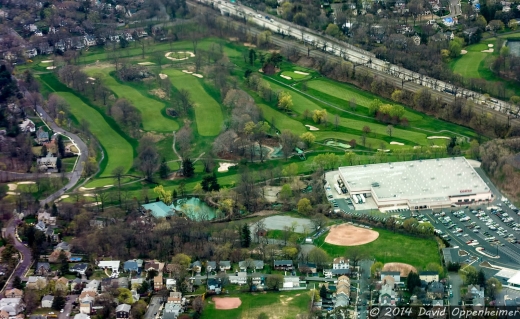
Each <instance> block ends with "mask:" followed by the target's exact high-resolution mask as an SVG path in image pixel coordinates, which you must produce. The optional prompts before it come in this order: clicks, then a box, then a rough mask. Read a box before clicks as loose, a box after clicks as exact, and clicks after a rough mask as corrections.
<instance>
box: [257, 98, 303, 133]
mask: <svg viewBox="0 0 520 319" xmlns="http://www.w3.org/2000/svg"><path fill="white" fill-rule="evenodd" d="M258 106H259V107H260V109H261V110H262V113H263V115H264V118H265V119H266V120H267V121H269V122H270V123H271V124H273V120H274V126H275V127H276V128H277V129H278V130H280V132H281V131H283V130H291V131H292V132H293V133H296V134H298V135H299V134H302V133H304V132H306V131H308V130H307V128H306V127H305V126H304V125H303V124H302V123H301V122H299V121H297V120H295V119H292V118H291V117H289V116H288V115H287V114H284V113H282V112H280V111H278V110H275V109H273V108H272V107H270V106H268V105H265V104H258Z"/></svg>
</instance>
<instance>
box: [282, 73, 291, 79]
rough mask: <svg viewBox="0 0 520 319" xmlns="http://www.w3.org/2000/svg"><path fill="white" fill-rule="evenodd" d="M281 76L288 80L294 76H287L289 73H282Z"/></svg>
mask: <svg viewBox="0 0 520 319" xmlns="http://www.w3.org/2000/svg"><path fill="white" fill-rule="evenodd" d="M280 76H281V77H282V78H284V79H286V80H292V78H291V77H290V76H287V75H283V74H280Z"/></svg>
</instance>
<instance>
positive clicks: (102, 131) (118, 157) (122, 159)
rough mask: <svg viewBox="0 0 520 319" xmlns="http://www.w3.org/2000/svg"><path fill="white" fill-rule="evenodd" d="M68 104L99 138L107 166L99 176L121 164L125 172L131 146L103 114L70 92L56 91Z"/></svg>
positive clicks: (132, 156) (128, 163) (130, 164)
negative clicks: (106, 159)
mask: <svg viewBox="0 0 520 319" xmlns="http://www.w3.org/2000/svg"><path fill="white" fill-rule="evenodd" d="M56 94H58V95H60V96H61V97H63V98H64V99H65V100H67V102H68V103H69V104H70V111H71V113H72V114H74V116H75V117H76V118H77V119H78V121H81V120H86V121H87V122H88V123H90V131H91V132H92V134H94V136H95V137H96V138H97V139H98V140H99V142H100V143H101V145H103V148H104V150H105V152H106V154H105V157H106V158H108V162H107V166H106V167H105V169H104V170H103V171H102V172H101V175H100V176H110V175H111V172H112V170H113V169H114V168H116V167H118V166H122V167H124V169H125V172H128V170H130V168H131V167H132V163H133V159H134V153H133V150H132V146H131V145H130V144H129V143H128V141H126V140H125V139H124V138H123V137H122V136H121V135H119V134H118V133H117V132H116V131H114V130H113V129H112V127H110V125H108V123H107V122H106V121H105V119H104V118H103V116H102V115H101V114H100V113H99V112H98V111H96V110H95V109H94V108H92V107H90V106H89V105H87V104H85V103H84V102H83V101H82V100H81V99H80V98H78V97H77V96H75V95H74V94H72V93H66V92H56Z"/></svg>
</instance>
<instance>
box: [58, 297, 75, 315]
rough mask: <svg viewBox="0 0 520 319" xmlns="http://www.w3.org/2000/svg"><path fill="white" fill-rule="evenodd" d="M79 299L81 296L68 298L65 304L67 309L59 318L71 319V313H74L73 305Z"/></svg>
mask: <svg viewBox="0 0 520 319" xmlns="http://www.w3.org/2000/svg"><path fill="white" fill-rule="evenodd" d="M78 297H79V295H69V296H67V298H68V300H67V303H66V304H65V307H64V308H63V312H61V313H60V315H59V316H58V318H59V319H68V318H70V313H71V311H72V303H73V302H74V301H76V299H77V298H78Z"/></svg>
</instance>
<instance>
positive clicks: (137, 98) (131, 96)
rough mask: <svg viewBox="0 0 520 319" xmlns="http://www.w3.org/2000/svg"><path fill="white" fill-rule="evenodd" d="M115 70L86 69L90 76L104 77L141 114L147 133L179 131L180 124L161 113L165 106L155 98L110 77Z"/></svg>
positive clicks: (116, 92)
mask: <svg viewBox="0 0 520 319" xmlns="http://www.w3.org/2000/svg"><path fill="white" fill-rule="evenodd" d="M113 70H114V69H113V68H103V69H101V68H95V67H94V68H86V69H85V72H86V73H87V74H88V75H90V76H96V75H97V74H100V75H102V78H103V83H104V84H105V85H106V86H108V88H109V89H110V90H111V91H112V92H114V93H115V94H116V95H117V96H118V97H119V98H125V99H127V100H129V101H130V102H132V104H133V105H134V106H135V107H136V108H137V109H138V110H139V111H140V112H141V117H142V119H143V129H144V130H145V131H155V132H172V131H176V130H178V129H179V124H178V123H177V122H176V121H175V120H174V119H172V118H168V117H166V116H165V115H163V114H162V113H161V111H162V110H163V109H164V108H165V104H164V103H162V102H160V101H157V100H155V99H153V98H150V97H147V96H145V95H143V94H142V93H141V92H139V91H138V90H136V89H135V88H133V87H131V86H130V85H125V84H123V83H119V82H117V80H116V79H115V78H113V77H112V76H110V74H109V73H110V72H111V71H113Z"/></svg>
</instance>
